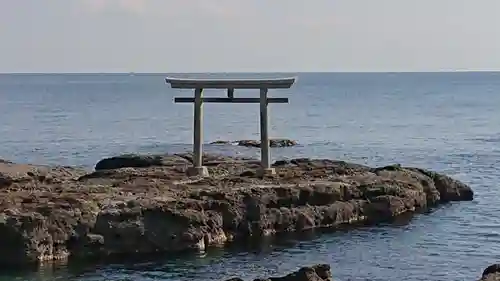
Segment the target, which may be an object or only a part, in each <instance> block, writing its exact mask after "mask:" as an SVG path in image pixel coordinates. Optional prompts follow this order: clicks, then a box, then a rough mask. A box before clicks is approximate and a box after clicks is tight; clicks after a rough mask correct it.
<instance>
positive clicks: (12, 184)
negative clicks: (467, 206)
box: [0, 153, 473, 280]
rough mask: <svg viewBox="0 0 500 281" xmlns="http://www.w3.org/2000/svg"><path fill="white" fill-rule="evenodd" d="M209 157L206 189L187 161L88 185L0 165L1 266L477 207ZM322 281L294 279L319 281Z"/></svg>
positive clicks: (380, 175) (441, 190)
mask: <svg viewBox="0 0 500 281" xmlns="http://www.w3.org/2000/svg"><path fill="white" fill-rule="evenodd" d="M205 156H206V157H205V162H204V163H205V164H206V165H207V167H208V170H209V172H210V175H211V176H209V177H206V178H203V179H193V178H188V177H187V176H186V173H185V168H186V167H187V166H188V165H190V163H191V159H192V156H191V154H189V153H186V154H178V155H161V156H144V157H143V156H133V157H132V156H131V157H128V156H127V157H122V158H120V157H116V158H110V159H107V161H105V160H102V161H101V162H100V164H98V165H97V166H98V167H96V168H99V169H97V171H95V172H92V173H86V172H85V171H80V170H78V169H73V168H68V167H46V166H34V165H20V164H12V163H0V179H1V181H0V186H1V188H0V237H2V239H0V249H2V253H3V254H2V255H0V263H3V264H25V263H37V262H40V261H47V260H59V259H66V258H68V257H75V258H78V257H90V256H107V255H115V254H119V255H136V254H138V253H143V254H148V253H160V252H175V251H186V250H188V251H191V250H200V249H205V248H206V247H208V246H211V245H218V244H224V243H226V242H231V241H234V240H243V239H247V238H249V237H260V236H266V235H272V234H275V233H287V232H297V231H304V230H310V229H315V228H326V227H329V228H335V227H339V226H342V225H347V224H358V223H374V222H380V221H390V220H391V219H393V218H395V217H397V216H399V215H402V214H405V213H409V212H410V213H411V212H415V211H420V210H426V209H428V208H429V207H430V206H433V205H437V204H440V203H445V202H448V201H460V200H472V198H473V192H472V190H471V189H470V187H468V186H467V185H465V184H464V183H461V182H459V181H456V180H454V179H452V178H450V177H447V176H445V175H441V174H438V173H435V172H431V171H427V170H423V169H416V168H406V167H393V168H387V167H385V168H380V169H372V168H370V167H367V166H363V165H358V164H353V163H347V162H343V161H334V160H328V159H307V158H300V159H291V160H288V161H278V162H276V163H274V165H273V166H274V167H275V169H276V172H277V174H276V176H272V177H268V178H265V179H263V178H259V177H257V176H256V174H257V173H256V171H257V169H258V168H259V165H258V163H255V162H252V161H246V160H242V159H237V158H230V157H222V156H215V155H205ZM101 169H103V170H101ZM318 270H319V269H318V268H316V269H314V272H315V273H314V274H313V273H312V271H311V270H309V269H308V270H302V271H299V273H297V274H299V275H300V274H301V275H300V276H303V277H304V276H312V277H311V278H316V277H314V276H319V277H320V278H322V276H323V275H321V274H320V273H319V271H318ZM294 276H298V275H294ZM290 278H291V277H290ZM323 279H324V278H323ZM271 280H272V279H271ZM286 280H289V279H286ZM290 280H292V279H290ZM311 280H314V279H311Z"/></svg>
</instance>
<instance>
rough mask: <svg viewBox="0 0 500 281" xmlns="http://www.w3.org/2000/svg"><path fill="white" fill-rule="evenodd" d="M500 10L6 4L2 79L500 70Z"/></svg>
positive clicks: (95, 1)
mask: <svg viewBox="0 0 500 281" xmlns="http://www.w3.org/2000/svg"><path fill="white" fill-rule="evenodd" d="M499 13H500V0H411V1H410V0H307V1H306V0H0V72H131V71H135V72H201V71H203V72H204V71H439V70H500V16H498V14H499Z"/></svg>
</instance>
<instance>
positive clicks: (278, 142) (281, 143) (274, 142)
mask: <svg viewBox="0 0 500 281" xmlns="http://www.w3.org/2000/svg"><path fill="white" fill-rule="evenodd" d="M210 144H236V145H238V146H246V147H260V141H258V140H238V141H224V140H218V141H214V142H211V143H210ZM296 145H297V142H296V141H294V140H290V139H269V146H270V147H288V146H296Z"/></svg>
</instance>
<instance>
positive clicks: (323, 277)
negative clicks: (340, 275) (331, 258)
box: [226, 264, 333, 281]
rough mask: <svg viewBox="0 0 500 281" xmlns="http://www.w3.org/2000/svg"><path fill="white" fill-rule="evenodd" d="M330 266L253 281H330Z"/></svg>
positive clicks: (314, 267) (232, 279)
mask: <svg viewBox="0 0 500 281" xmlns="http://www.w3.org/2000/svg"><path fill="white" fill-rule="evenodd" d="M332 280H333V279H332V273H331V270H330V265H328V264H318V265H314V266H311V267H302V268H300V269H299V270H297V271H295V272H292V273H290V274H288V275H286V276H283V277H269V278H267V279H261V278H258V279H254V281H332ZM226 281H243V279H241V278H231V279H227V280H226Z"/></svg>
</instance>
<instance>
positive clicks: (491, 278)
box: [479, 264, 500, 281]
mask: <svg viewBox="0 0 500 281" xmlns="http://www.w3.org/2000/svg"><path fill="white" fill-rule="evenodd" d="M479 281H500V264H493V265H490V266H488V267H487V268H486V269H485V270H484V271H483V275H482V278H481V279H480V280H479Z"/></svg>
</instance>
